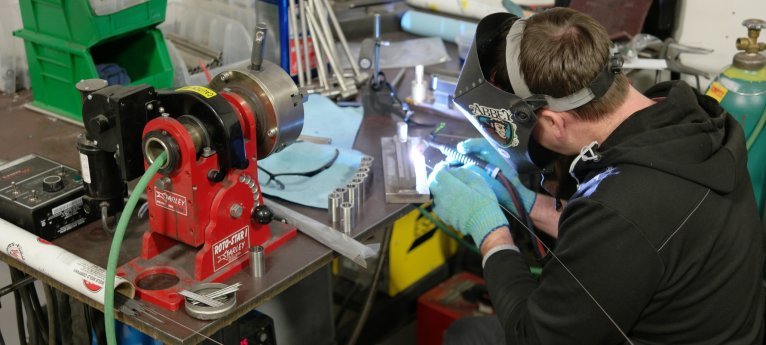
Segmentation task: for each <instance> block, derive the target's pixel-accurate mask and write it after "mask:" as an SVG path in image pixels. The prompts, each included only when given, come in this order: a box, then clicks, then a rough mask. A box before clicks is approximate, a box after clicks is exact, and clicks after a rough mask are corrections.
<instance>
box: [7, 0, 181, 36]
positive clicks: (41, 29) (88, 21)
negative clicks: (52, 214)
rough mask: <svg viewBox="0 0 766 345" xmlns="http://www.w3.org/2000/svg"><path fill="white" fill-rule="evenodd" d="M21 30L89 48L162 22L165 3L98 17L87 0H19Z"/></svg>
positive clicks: (154, 1)
mask: <svg viewBox="0 0 766 345" xmlns="http://www.w3.org/2000/svg"><path fill="white" fill-rule="evenodd" d="M19 5H20V9H21V20H22V22H23V24H24V29H26V30H29V31H33V32H37V33H40V34H43V35H47V36H50V37H55V38H59V39H62V40H64V41H69V42H73V43H77V44H80V45H83V46H86V47H91V46H94V45H96V44H97V43H99V42H102V41H105V40H108V39H111V38H113V37H117V36H121V35H124V34H126V33H129V32H132V31H136V30H141V29H144V28H147V27H150V26H153V25H156V24H159V23H161V22H162V21H163V20H165V9H166V7H167V0H149V1H147V2H144V3H141V4H138V5H135V6H132V7H128V8H126V9H124V10H121V11H119V12H116V13H113V14H108V15H103V16H97V15H96V14H95V13H94V12H93V10H92V9H91V7H90V3H89V2H88V0H21V1H20V2H19Z"/></svg>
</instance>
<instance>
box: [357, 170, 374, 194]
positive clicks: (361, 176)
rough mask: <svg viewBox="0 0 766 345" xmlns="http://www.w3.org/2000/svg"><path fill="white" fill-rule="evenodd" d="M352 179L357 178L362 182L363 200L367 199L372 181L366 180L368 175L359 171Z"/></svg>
mask: <svg viewBox="0 0 766 345" xmlns="http://www.w3.org/2000/svg"><path fill="white" fill-rule="evenodd" d="M354 178H358V179H361V180H362V185H363V186H364V198H365V199H367V195H368V194H369V193H370V185H371V184H372V181H370V179H369V178H368V175H367V173H366V172H362V171H361V170H359V171H358V172H357V173H356V174H355V175H354Z"/></svg>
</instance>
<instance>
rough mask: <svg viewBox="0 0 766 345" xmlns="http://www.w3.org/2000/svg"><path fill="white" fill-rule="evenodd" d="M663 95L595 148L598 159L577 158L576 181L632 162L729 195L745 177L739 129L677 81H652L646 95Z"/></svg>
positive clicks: (711, 101)
mask: <svg viewBox="0 0 766 345" xmlns="http://www.w3.org/2000/svg"><path fill="white" fill-rule="evenodd" d="M645 94H646V96H647V97H649V98H653V99H656V98H661V97H664V99H662V100H660V101H658V102H657V103H656V104H654V105H652V106H650V107H647V108H645V109H642V110H640V111H638V112H636V113H634V114H633V115H632V116H630V117H629V118H628V119H626V120H625V121H624V122H623V123H622V124H620V126H619V127H617V129H615V130H614V132H612V134H611V135H609V137H608V138H607V139H606V141H604V142H603V143H601V144H600V145H598V147H597V148H595V154H596V155H597V156H598V159H597V160H593V159H590V160H587V159H586V160H579V161H578V162H577V163H576V164H575V165H574V166H573V169H572V172H573V175H574V176H575V177H576V178H577V179H578V180H579V181H586V180H588V179H590V178H591V177H592V175H594V174H595V173H597V172H599V171H601V170H603V169H605V168H608V167H614V166H617V165H620V164H634V165H640V166H645V167H649V168H652V169H656V170H660V171H664V172H667V173H669V174H672V175H676V176H679V177H681V178H684V179H687V180H690V181H694V182H696V183H699V184H701V185H704V186H706V187H708V188H711V189H713V190H715V191H718V192H722V193H728V192H731V191H733V190H734V188H735V186H736V185H737V183H738V182H739V181H741V179H743V178H746V177H747V166H746V164H747V159H746V158H745V156H746V155H747V150H746V149H745V138H744V132H743V130H742V128H741V127H740V125H739V123H737V121H736V120H734V118H732V117H731V116H729V115H728V113H727V112H726V111H725V110H723V108H721V107H720V105H719V104H718V102H716V101H715V100H714V99H712V98H710V97H707V96H703V95H700V94H698V93H697V92H696V91H695V90H694V89H692V88H691V87H690V86H689V85H688V84H686V83H684V82H680V81H674V82H665V83H661V84H657V85H656V86H654V87H652V88H651V89H649V90H648V91H647V92H646V93H645Z"/></svg>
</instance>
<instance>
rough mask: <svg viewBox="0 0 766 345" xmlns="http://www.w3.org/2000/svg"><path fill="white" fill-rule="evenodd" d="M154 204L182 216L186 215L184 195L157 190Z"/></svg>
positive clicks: (155, 190)
mask: <svg viewBox="0 0 766 345" xmlns="http://www.w3.org/2000/svg"><path fill="white" fill-rule="evenodd" d="M154 203H155V204H157V206H159V207H162V208H165V209H168V210H171V211H173V212H175V213H178V214H180V215H182V216H185V215H186V209H187V208H186V197H185V196H183V195H180V194H176V193H173V192H169V191H166V190H158V189H156V188H155V189H154Z"/></svg>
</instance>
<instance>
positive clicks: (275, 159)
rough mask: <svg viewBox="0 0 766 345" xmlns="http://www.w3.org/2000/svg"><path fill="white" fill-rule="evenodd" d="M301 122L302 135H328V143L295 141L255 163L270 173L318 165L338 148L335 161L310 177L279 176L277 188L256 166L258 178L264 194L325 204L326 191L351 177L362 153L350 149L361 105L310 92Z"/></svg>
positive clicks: (294, 200) (310, 204) (307, 202)
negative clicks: (342, 103) (347, 104)
mask: <svg viewBox="0 0 766 345" xmlns="http://www.w3.org/2000/svg"><path fill="white" fill-rule="evenodd" d="M303 109H304V122H303V131H302V132H301V134H302V135H311V136H316V137H325V138H330V139H331V140H332V143H331V144H330V145H322V144H315V143H311V142H297V143H294V144H292V145H290V146H288V147H286V148H285V149H284V150H282V151H281V152H279V153H276V154H273V155H271V156H269V157H267V158H265V159H262V160H260V161H258V166H259V167H262V168H264V169H266V170H268V171H269V172H271V173H272V174H279V173H287V172H298V173H303V172H307V171H312V170H314V169H317V168H319V167H321V166H323V165H324V164H326V163H327V162H329V161H330V160H331V159H332V157H333V155H334V154H335V149H336V148H337V149H338V151H339V155H338V159H337V160H336V161H335V163H334V164H333V165H332V166H331V167H330V168H328V169H327V170H324V171H322V172H320V173H319V174H317V175H314V176H313V177H305V176H278V177H277V179H278V180H279V181H281V182H282V183H283V184H284V185H285V189H284V190H281V189H279V187H278V185H277V184H276V183H274V182H271V183H266V181H268V180H269V176H268V175H266V174H265V173H263V172H262V171H260V169H259V170H258V182H259V183H260V184H261V190H262V191H263V193H264V194H266V195H271V196H275V197H278V198H282V199H284V200H287V201H291V202H294V203H297V204H301V205H306V206H311V207H317V208H327V195H328V194H330V192H332V191H333V190H335V188H338V187H341V186H345V185H346V184H347V183H348V182H350V181H351V179H352V178H353V177H354V174H355V173H356V171H357V169H358V168H359V163H360V161H361V159H362V156H363V154H362V153H361V152H359V151H356V150H353V149H351V147H352V146H353V145H354V139H355V138H356V132H357V131H359V125H360V124H361V123H362V110H361V109H360V108H341V107H338V106H337V105H336V104H335V103H333V101H331V100H330V99H328V98H327V97H324V96H320V95H310V96H309V99H308V101H307V102H306V103H304V104H303Z"/></svg>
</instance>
